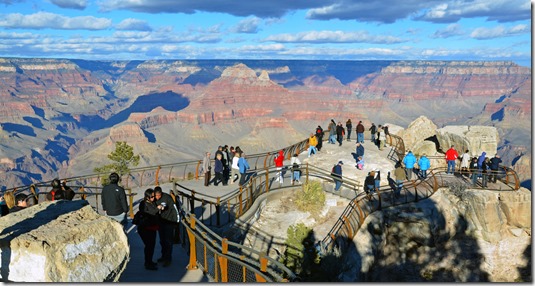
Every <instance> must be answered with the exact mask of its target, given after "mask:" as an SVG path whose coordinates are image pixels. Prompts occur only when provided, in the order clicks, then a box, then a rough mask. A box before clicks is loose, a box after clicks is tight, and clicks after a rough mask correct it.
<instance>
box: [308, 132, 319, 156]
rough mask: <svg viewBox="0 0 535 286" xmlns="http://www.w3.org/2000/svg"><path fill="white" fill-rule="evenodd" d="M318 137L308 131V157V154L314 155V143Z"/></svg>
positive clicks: (315, 143) (316, 143) (316, 142)
mask: <svg viewBox="0 0 535 286" xmlns="http://www.w3.org/2000/svg"><path fill="white" fill-rule="evenodd" d="M318 144H319V143H318V138H317V137H316V136H315V135H314V134H312V133H310V137H309V138H308V157H309V158H310V155H312V153H314V155H315V154H316V151H318V150H317V149H316V145H318Z"/></svg>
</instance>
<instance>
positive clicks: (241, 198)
mask: <svg viewBox="0 0 535 286" xmlns="http://www.w3.org/2000/svg"><path fill="white" fill-rule="evenodd" d="M242 192H243V187H242V186H240V194H239V195H238V204H239V205H240V207H239V212H238V213H239V216H238V217H240V216H241V215H242V211H243V205H242V204H243V195H242Z"/></svg>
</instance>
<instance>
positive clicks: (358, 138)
mask: <svg viewBox="0 0 535 286" xmlns="http://www.w3.org/2000/svg"><path fill="white" fill-rule="evenodd" d="M357 142H360V143H364V133H357Z"/></svg>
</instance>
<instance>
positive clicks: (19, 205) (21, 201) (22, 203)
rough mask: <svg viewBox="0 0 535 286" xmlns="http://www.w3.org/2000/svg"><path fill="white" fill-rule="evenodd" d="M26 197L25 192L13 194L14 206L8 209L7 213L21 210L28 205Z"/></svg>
mask: <svg viewBox="0 0 535 286" xmlns="http://www.w3.org/2000/svg"><path fill="white" fill-rule="evenodd" d="M27 198H28V195H27V194H23V193H18V194H17V195H15V206H14V207H12V208H10V209H9V213H15V212H18V211H20V210H23V209H25V208H27V207H28V203H27V202H26V199H27Z"/></svg>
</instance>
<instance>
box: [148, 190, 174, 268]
mask: <svg viewBox="0 0 535 286" xmlns="http://www.w3.org/2000/svg"><path fill="white" fill-rule="evenodd" d="M154 197H155V199H156V205H157V206H158V209H160V229H158V236H159V237H160V245H161V247H162V257H160V258H159V259H158V262H163V266H164V267H167V266H169V265H171V260H172V256H173V239H174V236H175V228H176V224H177V223H178V222H179V213H178V209H177V207H176V204H175V201H174V200H173V198H172V197H171V195H169V194H166V193H164V192H163V191H162V188H161V187H159V186H158V187H155V188H154Z"/></svg>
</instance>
